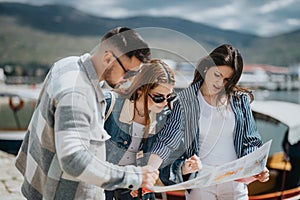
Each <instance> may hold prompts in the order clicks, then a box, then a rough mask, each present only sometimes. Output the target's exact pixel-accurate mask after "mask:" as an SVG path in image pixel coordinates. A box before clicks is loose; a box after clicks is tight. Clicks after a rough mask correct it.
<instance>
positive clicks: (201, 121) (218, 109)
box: [149, 44, 269, 200]
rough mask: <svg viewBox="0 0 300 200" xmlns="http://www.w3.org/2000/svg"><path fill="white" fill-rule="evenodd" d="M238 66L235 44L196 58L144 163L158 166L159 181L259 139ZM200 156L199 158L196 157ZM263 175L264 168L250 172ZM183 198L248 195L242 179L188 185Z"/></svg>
mask: <svg viewBox="0 0 300 200" xmlns="http://www.w3.org/2000/svg"><path fill="white" fill-rule="evenodd" d="M242 70H243V60H242V57H241V54H240V53H239V52H238V50H237V49H236V48H234V47H232V46H231V45H228V44H224V45H221V46H219V47H217V48H216V49H214V50H213V51H212V52H211V53H210V54H209V55H208V56H206V57H204V58H203V59H201V60H200V62H199V64H198V65H197V68H196V70H195V73H194V80H193V82H192V84H191V85H190V87H188V88H186V89H185V90H183V91H181V92H179V94H178V100H177V101H176V102H174V107H173V110H172V113H171V114H170V115H169V117H168V120H167V123H166V125H165V127H164V128H163V129H162V130H161V131H160V132H159V133H158V140H157V142H156V144H155V145H154V148H153V149H152V155H151V157H150V160H149V164H151V165H152V166H154V167H156V168H158V167H159V166H160V165H161V164H162V163H163V161H164V165H165V163H167V161H169V162H171V160H170V159H168V158H170V156H171V157H174V154H176V155H177V158H178V159H177V160H176V161H175V162H173V163H172V164H171V165H170V166H168V167H165V168H163V169H161V172H160V178H161V180H162V181H163V183H165V184H174V183H178V182H182V181H184V180H188V179H192V178H195V177H196V176H197V171H199V170H200V169H201V163H202V164H203V165H204V164H205V165H210V166H217V165H221V164H223V163H227V162H230V161H233V160H235V159H237V158H240V157H242V156H245V155H247V154H249V153H251V152H252V151H254V150H255V149H257V148H258V147H260V146H261V145H262V140H261V137H260V135H259V133H258V131H257V128H256V124H255V121H254V118H253V116H252V112H251V108H250V102H251V101H252V100H253V95H252V93H251V92H250V91H248V90H246V89H244V88H241V87H239V86H237V83H238V81H239V79H240V77H241V74H242ZM182 144H183V145H182ZM200 160H201V162H200ZM256 179H258V180H259V181H261V182H264V181H267V180H268V179H269V172H268V169H267V168H265V170H264V171H263V172H261V173H260V174H258V175H256V176H255V177H253V180H256ZM186 199H188V200H190V199H197V200H198V199H209V200H211V199H248V190H247V185H246V184H245V183H244V182H243V181H242V180H240V181H231V182H227V183H222V184H217V185H213V186H209V187H204V188H197V189H192V190H188V191H187V192H186Z"/></svg>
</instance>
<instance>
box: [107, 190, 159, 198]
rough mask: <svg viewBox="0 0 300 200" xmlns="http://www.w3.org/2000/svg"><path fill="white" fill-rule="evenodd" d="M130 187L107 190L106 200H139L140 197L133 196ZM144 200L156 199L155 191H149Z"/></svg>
mask: <svg viewBox="0 0 300 200" xmlns="http://www.w3.org/2000/svg"><path fill="white" fill-rule="evenodd" d="M130 192H131V190H129V189H116V190H113V191H108V190H105V200H113V199H114V200H139V198H138V197H136V198H133V197H132V196H131V195H130ZM143 200H155V195H154V193H147V194H145V195H144V196H143Z"/></svg>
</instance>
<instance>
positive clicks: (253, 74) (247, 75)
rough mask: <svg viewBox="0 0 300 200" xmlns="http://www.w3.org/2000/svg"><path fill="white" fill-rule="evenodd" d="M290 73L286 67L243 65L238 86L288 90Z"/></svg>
mask: <svg viewBox="0 0 300 200" xmlns="http://www.w3.org/2000/svg"><path fill="white" fill-rule="evenodd" d="M290 77H291V76H290V72H289V68H287V67H277V66H272V65H265V64H245V65H244V70H243V74H242V76H241V79H240V82H239V84H240V85H242V86H246V87H251V88H253V87H254V88H262V89H269V90H282V89H288V87H289V83H290V82H291V80H290Z"/></svg>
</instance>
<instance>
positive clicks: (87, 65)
mask: <svg viewBox="0 0 300 200" xmlns="http://www.w3.org/2000/svg"><path fill="white" fill-rule="evenodd" d="M80 63H81V65H82V66H83V68H84V69H85V71H86V74H87V76H88V78H89V80H90V82H91V84H92V85H93V87H94V89H95V92H96V96H97V101H98V102H102V101H104V100H105V95H104V92H105V90H111V88H110V87H109V86H108V84H106V82H105V81H101V82H99V77H98V74H97V72H96V69H95V67H94V64H93V62H92V60H91V55H90V54H88V53H86V54H84V55H82V56H81V57H80Z"/></svg>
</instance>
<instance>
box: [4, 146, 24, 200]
mask: <svg viewBox="0 0 300 200" xmlns="http://www.w3.org/2000/svg"><path fill="white" fill-rule="evenodd" d="M15 158H16V157H15V156H14V155H12V154H8V153H6V152H4V151H0V171H1V173H0V196H1V199H6V200H22V199H25V198H24V197H23V195H22V193H21V184H22V182H23V176H22V175H21V173H20V172H19V171H18V170H17V168H16V167H15V165H14V163H15Z"/></svg>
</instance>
